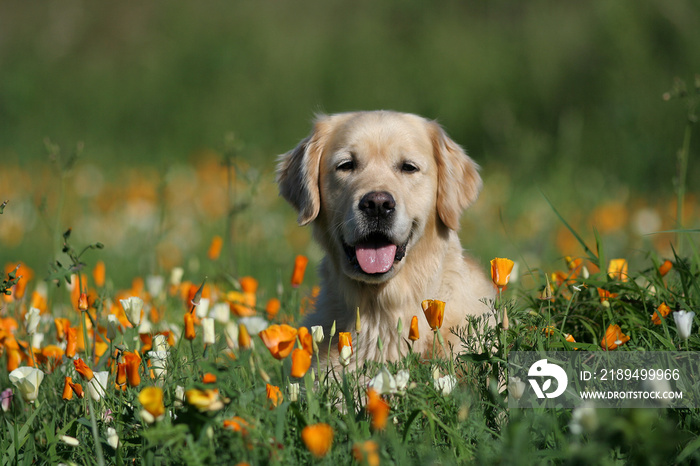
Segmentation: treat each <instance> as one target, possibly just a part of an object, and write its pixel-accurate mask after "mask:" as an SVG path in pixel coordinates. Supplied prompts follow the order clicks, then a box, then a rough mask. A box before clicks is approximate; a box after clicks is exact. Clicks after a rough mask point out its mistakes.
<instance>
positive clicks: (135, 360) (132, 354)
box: [122, 351, 141, 387]
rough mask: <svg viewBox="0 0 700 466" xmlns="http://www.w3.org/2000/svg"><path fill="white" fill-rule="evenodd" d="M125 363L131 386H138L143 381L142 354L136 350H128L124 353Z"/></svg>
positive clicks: (127, 378) (127, 377)
mask: <svg viewBox="0 0 700 466" xmlns="http://www.w3.org/2000/svg"><path fill="white" fill-rule="evenodd" d="M122 359H123V361H124V364H126V380H127V381H128V382H129V385H130V386H131V387H138V386H139V384H140V383H141V375H140V374H139V371H140V369H141V356H140V355H139V353H137V352H136V351H126V352H124V354H123V355H122Z"/></svg>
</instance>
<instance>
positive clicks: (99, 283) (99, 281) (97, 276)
mask: <svg viewBox="0 0 700 466" xmlns="http://www.w3.org/2000/svg"><path fill="white" fill-rule="evenodd" d="M105 275H106V268H105V263H104V262H103V261H97V264H95V268H93V269H92V278H93V279H94V280H95V286H96V287H98V288H102V287H103V286H105Z"/></svg>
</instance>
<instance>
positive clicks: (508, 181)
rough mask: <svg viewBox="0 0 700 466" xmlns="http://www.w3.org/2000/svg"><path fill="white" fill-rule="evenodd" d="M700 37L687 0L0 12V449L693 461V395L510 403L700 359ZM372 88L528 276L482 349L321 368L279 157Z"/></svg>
mask: <svg viewBox="0 0 700 466" xmlns="http://www.w3.org/2000/svg"><path fill="white" fill-rule="evenodd" d="M698 31H700V6H699V5H697V4H696V2H692V1H680V0H679V1H671V2H669V1H661V0H657V1H652V0H649V1H643V2H635V1H631V0H626V1H621V2H605V1H602V0H601V1H592V2H587V3H585V4H576V3H561V2H560V3H554V2H543V1H537V2H528V3H522V4H519V3H518V4H516V3H512V2H506V1H494V2H488V3H484V2H482V3H477V2H467V3H464V2H456V1H448V2H442V3H439V4H430V5H428V4H423V3H421V2H417V1H408V2H398V1H382V2H365V1H360V2H353V3H348V2H335V1H334V2H323V3H322V2H312V1H302V2H297V3H273V2H267V1H265V2H235V3H231V2H223V1H215V0H211V1H207V2H203V3H202V2H199V3H191V4H190V3H181V2H155V3H149V4H143V3H138V2H120V3H114V4H105V5H98V4H93V3H89V2H83V1H81V0H61V1H58V2H52V3H47V4H41V3H21V2H5V3H3V4H2V5H0V204H2V207H0V265H2V266H3V267H4V270H2V271H0V272H3V275H2V279H1V280H0V291H2V293H3V297H2V298H1V299H0V393H1V394H2V395H1V396H0V401H1V402H2V409H1V410H0V452H3V453H2V464H33V463H34V464H59V463H62V464H126V463H134V462H136V463H143V464H171V463H172V464H246V463H247V464H290V463H291V464H296V463H299V464H308V463H318V464H331V463H339V464H355V463H356V464H370V465H375V464H405V463H410V464H464V463H476V464H611V465H613V464H614V465H617V464H620V465H621V464H678V463H680V464H695V463H697V462H699V461H700V452H699V451H698V449H699V448H700V440H699V439H698V434H697V433H698V432H699V431H700V414H699V413H700V411H698V409H626V410H625V409H596V408H593V407H590V406H582V407H580V408H574V409H563V408H557V409H547V410H545V409H521V410H518V409H508V403H507V398H508V394H509V392H510V391H511V390H512V389H513V386H512V385H509V384H508V382H507V381H508V377H507V371H506V366H507V365H506V360H507V356H508V354H509V352H510V351H527V350H543V351H547V350H552V351H553V350H558V351H591V352H593V351H596V352H597V351H604V350H607V351H616V352H624V351H697V350H699V349H700V337H698V320H697V316H696V315H695V314H697V313H698V312H699V311H698V310H699V309H700V280H699V278H698V277H699V274H700V252H699V249H698V234H699V233H698V232H699V231H700V230H699V229H700V203H699V200H700V199H699V195H700V193H699V192H698V189H697V183H696V181H697V180H698V179H700V164H699V163H698V157H697V153H698V147H699V146H698V144H699V143H700V134H699V133H698V124H697V118H698V110H697V105H698V103H699V102H700V78H699V77H698V74H697V73H700V49H699V48H698V46H697V45H698V43H699V41H700V32H698ZM372 109H393V110H398V111H404V112H411V113H416V114H420V115H422V116H425V117H427V118H430V119H435V120H437V121H438V122H439V123H440V124H441V125H442V126H443V127H444V128H445V130H446V131H447V133H448V134H449V135H450V136H451V137H452V138H453V139H454V140H455V141H456V142H458V143H459V144H460V145H462V146H463V147H464V148H465V149H466V151H467V152H468V153H469V155H470V156H471V157H472V158H473V159H474V160H475V161H476V162H478V163H479V165H480V166H481V175H482V177H483V179H484V189H483V191H482V193H481V195H480V197H479V200H478V201H477V202H476V203H475V204H474V205H473V206H472V207H470V209H469V210H468V211H467V212H466V213H465V214H464V216H463V217H462V223H461V230H460V237H461V239H462V244H463V246H464V248H465V250H466V251H468V253H469V254H471V255H472V256H474V257H475V258H476V259H477V260H478V261H479V262H480V263H481V264H482V265H483V270H484V273H485V274H487V275H489V274H490V265H489V261H490V260H491V259H494V258H509V259H511V260H513V261H514V262H515V268H514V270H513V272H512V273H511V275H510V279H509V283H508V285H507V286H506V287H505V289H503V290H502V293H500V294H499V298H498V299H497V300H496V301H495V302H491V303H488V304H489V306H490V307H491V309H492V312H493V314H494V316H495V319H496V321H497V322H498V325H497V326H495V327H488V326H485V325H484V322H481V321H479V320H470V321H465V322H464V327H463V328H462V329H459V330H456V331H458V332H459V333H460V335H461V336H462V337H463V339H464V343H465V347H466V348H467V351H466V352H465V353H464V354H461V355H458V356H457V357H456V358H454V359H443V358H439V357H434V356H433V355H418V354H414V353H412V352H411V351H410V341H406V347H405V348H404V349H405V351H404V352H405V353H406V357H405V358H403V359H402V360H400V361H396V362H389V363H384V364H380V363H365V362H363V361H357V360H356V359H352V357H351V358H350V361H349V364H348V366H347V367H345V368H344V369H339V370H336V371H331V372H328V371H326V370H325V368H324V367H323V366H321V365H319V364H317V358H316V356H317V355H318V352H319V351H324V348H327V346H326V345H327V344H328V342H329V341H331V340H330V339H331V338H333V340H332V344H333V345H335V344H337V343H336V340H337V339H338V336H337V335H334V336H331V335H324V336H323V338H322V339H321V338H320V336H319V335H314V336H308V337H307V336H305V333H304V331H301V333H299V325H301V324H300V322H301V316H302V315H303V314H304V313H306V312H311V310H312V308H313V304H314V298H315V295H316V293H317V289H316V287H317V285H318V283H319V280H318V277H317V272H316V266H317V264H318V263H319V261H320V259H321V257H322V255H323V253H322V251H321V250H320V249H319V248H318V246H316V245H315V244H314V242H313V240H312V238H311V234H310V229H309V228H302V227H299V226H297V224H296V221H295V220H296V213H295V212H294V211H293V209H292V207H291V206H289V205H287V204H286V203H285V202H284V201H283V199H281V198H280V197H279V196H278V192H277V187H276V185H275V182H274V178H275V164H276V159H277V156H278V155H279V154H282V153H285V152H286V151H288V150H291V149H292V148H294V147H295V146H296V144H297V143H298V142H299V141H300V140H301V139H303V138H304V137H305V136H306V135H307V134H308V133H309V132H310V130H311V123H312V120H313V118H314V115H315V114H317V113H335V112H342V111H351V110H372ZM298 256H304V257H306V258H308V261H309V262H308V266H307V267H306V270H305V273H304V274H303V280H302V281H301V283H298V281H293V280H292V279H291V277H292V275H293V269H294V267H295V258H297V257H298ZM622 264H624V268H622V269H620V268H618V267H622ZM81 295H84V296H83V298H84V299H83V300H81V299H80V298H81ZM132 297H135V298H138V300H136V301H135V302H136V303H138V304H137V305H136V307H137V308H138V309H137V310H134V312H130V311H132V310H133V308H132V302H131V301H127V300H128V299H129V298H132ZM122 300H124V301H122ZM449 311H450V303H449V302H448V303H446V306H445V312H446V313H447V312H449ZM683 311H685V314H684V313H683ZM415 313H416V316H417V317H418V318H421V319H422V318H425V317H424V313H423V310H422V308H421V303H415ZM690 313H693V314H690ZM361 315H362V310H360V322H359V323H358V326H359V328H360V332H359V336H358V335H356V338H355V340H354V341H353V342H352V344H353V345H355V347H356V346H357V345H362V344H363V341H362V322H361V320H362V319H361ZM505 316H507V318H506V317H505ZM399 325H400V326H402V328H403V329H404V330H405V329H406V328H407V327H408V326H409V325H410V323H409V322H401V323H398V322H397V326H399ZM283 326H288V327H283ZM615 326H617V327H615ZM265 329H274V331H278V330H279V331H280V332H282V330H280V329H284V332H282V333H281V334H284V335H285V338H287V340H286V343H287V344H291V346H290V347H289V349H290V350H291V348H292V347H293V348H295V349H299V350H300V351H301V350H303V351H307V352H308V353H309V354H313V356H311V363H310V367H307V368H306V370H305V371H303V374H302V376H301V377H294V376H292V374H297V375H298V374H299V372H297V371H300V370H301V369H300V368H299V367H298V364H299V363H297V361H296V360H295V361H294V362H295V363H296V364H293V361H292V360H293V359H294V356H293V355H292V352H291V351H290V353H289V354H280V353H279V345H277V346H276V347H275V346H274V345H272V346H273V347H270V341H269V338H268V337H267V336H266V335H267V333H264V332H265ZM290 329H292V330H293V332H292V330H290ZM308 330H309V331H310V330H311V329H308ZM397 331H400V330H399V329H398V328H397ZM261 332H263V333H262V334H261ZM285 332H286V333H285ZM290 332H291V333H290ZM315 338H317V339H318V341H314V342H313V344H312V343H311V341H312V340H313V339H315ZM419 338H432V336H431V335H420V337H419ZM571 340H574V341H573V342H572V341H571ZM278 343H279V342H278ZM574 343H575V345H574ZM296 354H297V355H300V354H302V353H296ZM77 360H80V361H82V362H83V363H84V366H83V364H81V363H77V364H76V361H77ZM84 367H87V370H86V369H85V368H84ZM127 370H128V372H127ZM37 371H41V375H38V372H37ZM11 374H12V375H11ZM378 376H381V377H379V379H381V380H382V381H383V382H382V384H380V385H375V384H374V383H373V384H372V385H373V386H374V387H375V388H377V390H375V391H374V392H373V393H372V394H371V395H370V394H368V385H367V381H368V380H372V379H375V378H377V377H378ZM67 377H70V378H71V380H70V382H68V381H67V380H66V379H67ZM377 380H378V379H377ZM377 383H379V382H377ZM392 383H393V385H392ZM71 384H73V385H71ZM77 384H79V385H80V387H79V388H78V387H77ZM81 392H82V395H83V396H82V397H81V396H80V395H81ZM353 462H354V463H353Z"/></svg>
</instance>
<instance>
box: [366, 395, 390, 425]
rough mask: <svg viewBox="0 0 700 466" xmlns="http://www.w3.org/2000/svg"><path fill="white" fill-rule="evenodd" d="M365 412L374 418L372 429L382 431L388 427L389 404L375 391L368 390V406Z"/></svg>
mask: <svg viewBox="0 0 700 466" xmlns="http://www.w3.org/2000/svg"><path fill="white" fill-rule="evenodd" d="M365 410H366V411H367V412H368V413H369V414H370V416H371V417H372V429H374V430H382V429H384V427H386V420H387V418H388V416H389V403H387V402H386V401H384V399H382V397H381V396H379V394H378V393H377V392H376V391H375V390H374V389H373V388H370V389H369V390H367V405H366V406H365Z"/></svg>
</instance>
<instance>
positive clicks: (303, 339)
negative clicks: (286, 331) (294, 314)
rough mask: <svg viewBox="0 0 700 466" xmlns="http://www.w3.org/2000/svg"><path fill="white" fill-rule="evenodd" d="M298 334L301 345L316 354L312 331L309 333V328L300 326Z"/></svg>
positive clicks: (310, 352)
mask: <svg viewBox="0 0 700 466" xmlns="http://www.w3.org/2000/svg"><path fill="white" fill-rule="evenodd" d="M297 336H298V337H299V343H301V347H302V348H304V349H305V350H306V351H307V352H308V353H309V354H314V338H313V337H312V336H311V333H309V329H307V328H306V327H299V332H298V333H297Z"/></svg>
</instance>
